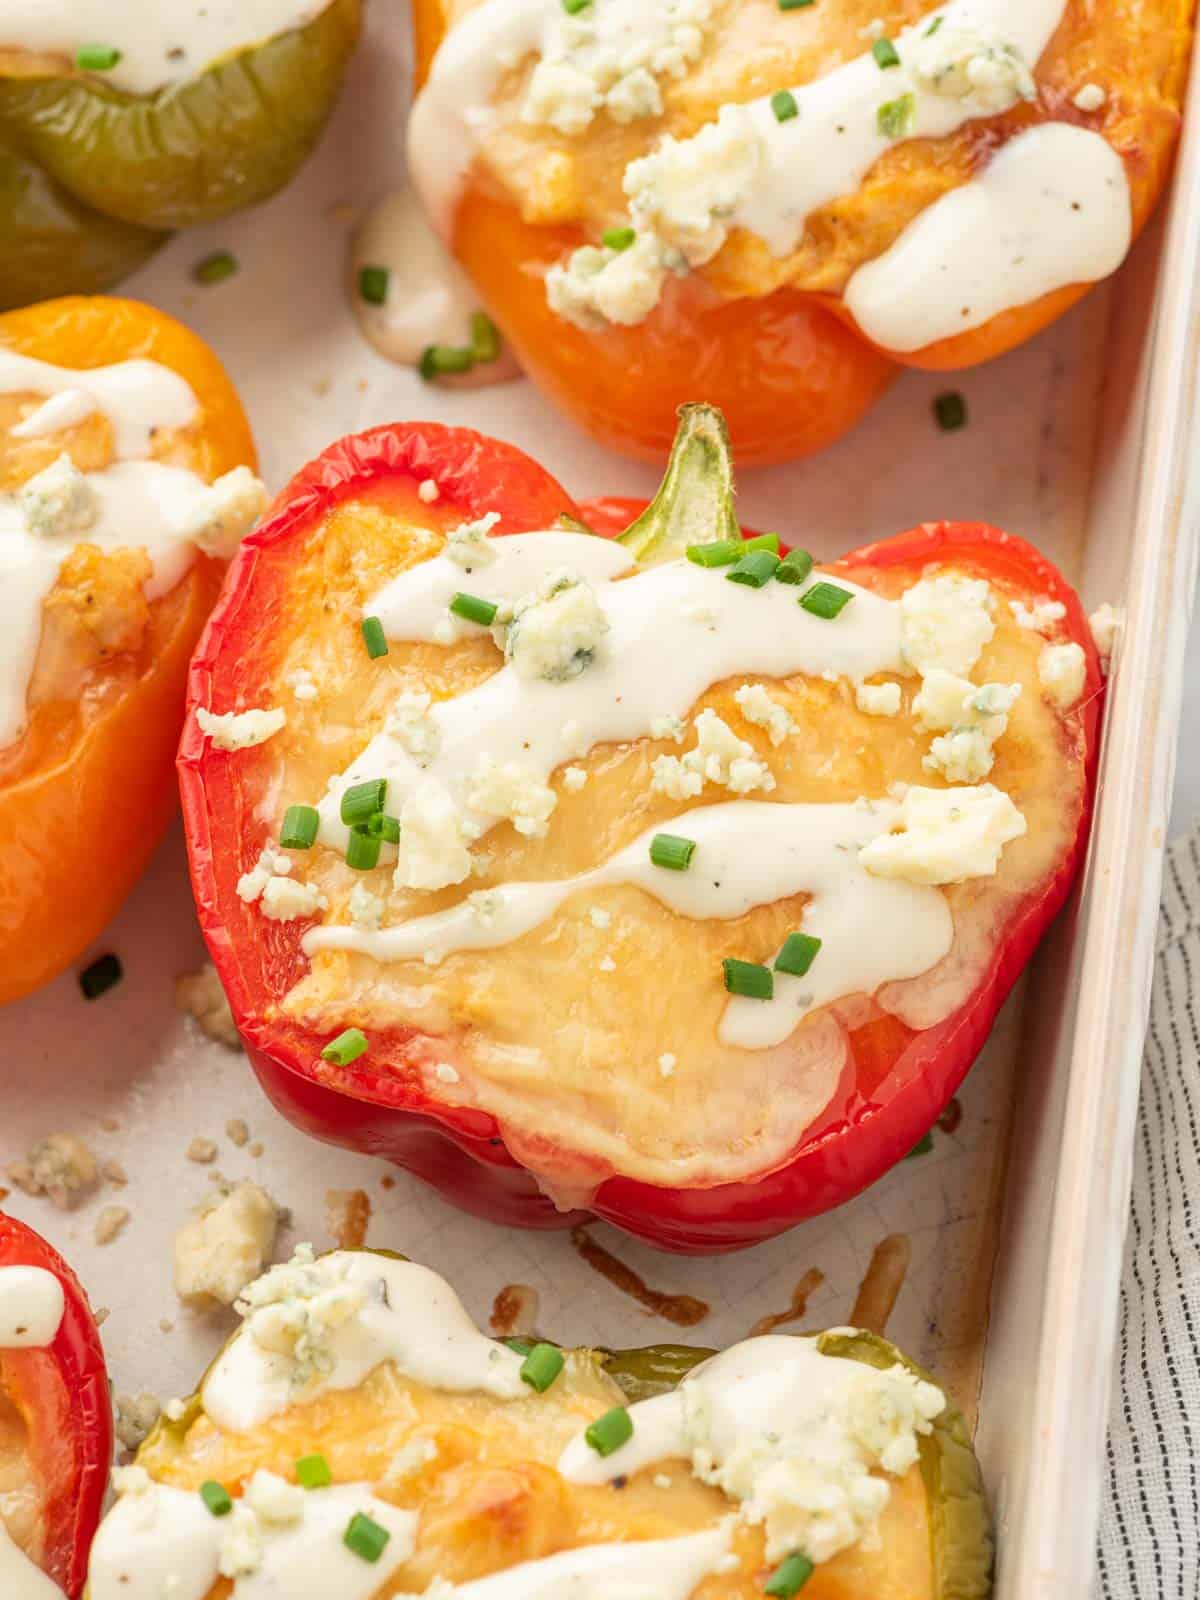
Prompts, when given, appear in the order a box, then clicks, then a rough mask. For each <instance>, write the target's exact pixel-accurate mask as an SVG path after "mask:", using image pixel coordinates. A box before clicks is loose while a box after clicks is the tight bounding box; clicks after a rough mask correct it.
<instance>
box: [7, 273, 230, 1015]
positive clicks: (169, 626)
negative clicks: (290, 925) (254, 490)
mask: <svg viewBox="0 0 1200 1600" xmlns="http://www.w3.org/2000/svg"><path fill="white" fill-rule="evenodd" d="M0 346H2V347H4V348H6V349H9V350H15V351H18V352H20V353H21V354H23V355H27V356H33V357H36V358H37V359H39V360H43V361H50V362H54V363H56V364H58V365H61V366H67V367H77V368H79V369H80V370H82V369H84V368H87V367H92V366H103V365H106V364H108V363H111V362H117V361H129V360H133V359H135V358H144V359H148V360H152V361H158V362H161V363H162V364H163V365H165V366H168V367H170V368H172V369H173V370H174V371H175V372H178V373H179V374H180V376H181V377H183V378H185V379H186V380H187V382H188V383H189V384H190V386H191V388H192V390H193V391H194V393H195V395H196V398H197V399H198V401H199V402H200V408H201V410H200V418H199V420H198V422H197V425H196V432H195V435H194V439H193V452H194V453H193V457H192V466H193V469H194V470H195V471H196V472H197V473H199V474H200V476H202V477H204V478H206V479H207V480H208V481H210V482H211V481H212V480H213V479H214V478H217V477H219V476H220V475H221V474H222V473H224V472H228V471H229V470H230V469H231V468H233V467H235V466H238V465H242V464H244V465H247V466H250V467H253V466H254V465H255V463H256V457H255V452H254V444H253V441H252V439H251V436H250V430H249V424H248V423H247V421H246V416H245V413H244V412H243V410H242V407H241V402H240V401H239V400H238V397H237V393H236V391H235V390H234V388H233V385H232V384H231V383H230V381H229V378H228V377H227V376H226V373H225V371H224V368H223V367H222V366H221V364H220V362H219V361H218V360H217V358H216V356H215V355H214V354H213V353H212V351H211V350H209V349H208V347H207V346H206V345H205V344H204V343H203V342H202V341H201V340H199V339H198V338H197V337H196V336H195V335H194V334H193V333H190V332H189V331H188V330H187V329H186V328H184V327H183V326H182V324H180V323H178V322H176V321H175V320H174V318H172V317H168V316H167V315H166V314H165V313H163V312H160V311H156V310H154V309H153V308H151V307H150V306H145V305H140V304H138V303H137V302H135V301H132V300H107V299H83V298H72V297H69V298H66V299H62V300H53V301H46V302H44V303H42V304H40V305H36V306H30V307H28V308H27V309H25V310H22V311H14V312H9V313H8V314H7V315H6V316H3V317H0ZM222 571H223V564H222V563H221V562H219V561H216V560H214V559H212V558H211V557H209V556H205V555H201V554H199V553H198V554H197V556H196V559H195V561H194V562H193V563H192V565H191V567H190V568H189V569H188V571H187V573H186V574H185V575H184V577H183V578H182V579H181V580H180V581H179V583H177V584H176V585H175V587H174V588H173V589H171V590H170V591H169V592H168V593H166V594H164V595H162V596H161V597H160V598H158V599H156V600H154V601H152V602H151V604H150V608H149V621H148V624H147V627H146V630H145V634H144V637H143V639H142V642H141V645H140V647H139V649H138V650H137V652H136V653H135V654H134V656H133V659H132V660H130V659H129V658H128V657H127V656H125V655H119V656H117V657H115V658H114V659H113V660H111V661H109V662H102V663H100V664H99V665H98V666H97V667H96V668H94V669H93V671H92V673H91V675H90V677H89V680H88V682H87V684H86V687H85V690H84V693H83V695H82V696H81V697H79V698H77V699H72V700H71V701H69V702H61V701H54V700H51V701H46V702H43V703H41V704H38V705H36V706H33V707H31V708H30V716H29V720H28V723H27V725H26V728H25V731H24V732H23V734H22V735H21V737H20V738H19V739H18V740H17V741H16V743H14V744H12V745H9V746H8V747H7V748H5V749H3V750H0V1004H3V1003H6V1002H7V1001H10V1000H15V999H17V998H19V997H20V996H21V995H24V994H28V993H29V992H30V991H32V990H33V989H36V988H38V987H39V986H40V985H41V984H43V983H46V982H48V981H49V979H51V978H52V977H54V976H55V975H56V974H57V973H58V972H60V971H62V969H63V968H64V967H66V966H68V965H69V964H70V962H71V961H73V960H74V959H75V957H76V956H77V955H78V954H79V953H80V952H81V951H82V950H83V949H84V948H85V947H86V946H87V945H88V944H90V943H91V941H92V940H93V939H94V938H95V937H96V936H97V934H99V933H100V931H101V930H102V929H103V927H104V925H105V923H107V922H108V920H109V919H110V917H112V915H113V914H114V913H115V912H116V910H117V908H118V907H119V906H120V904H121V902H122V901H123V900H124V899H125V896H126V895H127V894H128V893H129V891H130V889H132V887H133V885H134V883H135V882H136V881H137V879H138V877H139V876H140V875H141V873H142V871H143V869H144V867H145V866H146V863H147V862H148V861H149V859H150V856H151V855H152V853H153V851H154V849H155V848H156V846H157V844H158V841H159V839H160V838H161V836H162V834H163V832H164V830H165V828H166V826H167V823H168V822H169V820H170V818H171V816H172V815H173V813H174V810H175V787H174V782H173V772H172V758H173V754H174V749H175V745H176V742H177V740H178V737H179V728H180V725H181V721H182V696H183V688H184V683H185V681H186V675H187V668H188V659H189V657H190V655H191V652H192V649H193V647H194V645H195V642H196V640H197V638H198V637H199V634H200V630H201V628H202V626H203V624H204V621H205V619H206V617H207V615H208V612H209V610H210V608H211V606H212V603H213V601H214V600H215V598H216V595H217V592H218V590H219V588H220V583H221V575H222ZM114 795H117V796H119V797H120V803H119V804H114V803H113V797H114ZM101 841H102V843H101ZM68 905H69V906H70V908H71V913H70V915H69V916H67V915H64V912H63V908H64V907H65V906H68Z"/></svg>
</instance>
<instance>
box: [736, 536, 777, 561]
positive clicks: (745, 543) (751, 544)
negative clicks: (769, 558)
mask: <svg viewBox="0 0 1200 1600" xmlns="http://www.w3.org/2000/svg"><path fill="white" fill-rule="evenodd" d="M751 550H769V551H770V552H771V554H772V555H775V556H777V555H778V554H779V535H778V534H777V533H756V534H755V535H754V537H753V539H743V540H742V554H743V555H744V556H747V555H749V554H750V552H751Z"/></svg>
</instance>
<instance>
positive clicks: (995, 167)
mask: <svg viewBox="0 0 1200 1600" xmlns="http://www.w3.org/2000/svg"><path fill="white" fill-rule="evenodd" d="M1130 235H1131V216H1130V207H1129V181H1128V178H1127V177H1126V174H1125V165H1124V163H1123V162H1122V160H1121V158H1120V156H1119V155H1118V154H1117V152H1116V151H1115V150H1114V149H1113V148H1112V146H1111V145H1110V144H1109V143H1108V141H1107V140H1106V139H1103V138H1101V137H1100V135H1099V134H1098V133H1092V132H1091V131H1089V130H1088V129H1085V128H1076V127H1073V126H1072V125H1071V124H1070V123H1065V122H1045V123H1041V124H1039V125H1038V126H1037V127H1033V128H1030V129H1028V130H1027V131H1026V132H1024V133H1019V134H1017V135H1016V137H1015V138H1013V139H1010V140H1009V142H1008V143H1007V144H1006V145H1004V146H1003V147H1002V148H1001V149H1000V150H998V151H997V152H996V154H995V155H994V156H993V157H992V158H991V160H990V161H989V162H988V164H987V166H986V167H985V168H984V169H983V171H982V172H981V173H980V175H979V176H978V177H977V178H973V179H972V180H971V181H970V182H969V183H965V184H963V185H962V186H961V188H958V189H952V190H951V191H950V192H949V194H944V195H942V197H941V198H940V199H938V200H935V201H934V203H933V204H932V205H931V206H928V207H926V209H925V210H924V211H922V212H921V213H920V215H919V216H917V217H916V218H915V219H914V221H912V222H910V223H909V225H908V227H907V228H905V230H904V231H903V233H901V235H900V237H899V238H898V239H897V240H896V242H895V244H893V245H892V246H891V248H890V249H889V250H886V251H885V252H884V253H883V255H881V256H878V257H877V258H876V259H875V260H874V261H869V262H867V264H866V265H865V266H862V267H860V268H859V269H858V271H857V272H856V273H855V274H854V276H853V277H852V278H851V279H850V282H849V283H848V284H847V285H846V291H845V301H846V305H847V307H848V308H849V310H850V312H851V314H852V315H853V317H854V320H855V321H856V322H857V323H858V325H859V327H860V328H861V329H862V330H863V332H864V333H865V334H866V335H867V337H868V338H870V339H873V340H874V341H875V343H876V344H880V345H883V346H885V347H886V348H887V349H889V350H919V349H920V348H921V347H922V346H923V345H927V344H932V343H933V341H934V340H935V339H945V338H948V337H950V335H952V334H956V333H964V332H966V330H967V329H968V328H977V327H979V326H980V325H981V324H982V323H984V322H987V321H988V319H989V318H990V317H993V316H995V315H996V313H997V312H1000V311H1003V310H1005V309H1006V308H1007V307H1009V306H1015V305H1023V304H1024V303H1025V302H1026V301H1030V300H1035V299H1037V297H1038V296H1039V295H1043V294H1047V293H1048V292H1049V291H1050V290H1052V289H1060V288H1062V287H1063V286H1064V285H1066V284H1070V283H1094V282H1095V281H1096V280H1097V279H1099V278H1106V277H1107V276H1108V275H1109V273H1110V272H1115V271H1116V269H1117V267H1119V266H1120V264H1121V262H1122V261H1123V260H1124V259H1125V254H1126V252H1127V251H1128V249H1129V241H1130Z"/></svg>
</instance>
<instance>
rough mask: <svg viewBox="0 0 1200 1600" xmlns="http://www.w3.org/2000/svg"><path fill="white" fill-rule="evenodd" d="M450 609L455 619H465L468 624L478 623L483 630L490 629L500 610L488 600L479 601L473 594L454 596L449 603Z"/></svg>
mask: <svg viewBox="0 0 1200 1600" xmlns="http://www.w3.org/2000/svg"><path fill="white" fill-rule="evenodd" d="M450 609H451V611H453V613H454V615H455V616H456V617H465V618H466V620H467V621H468V622H478V623H480V624H481V626H483V627H485V628H490V627H491V625H492V623H493V622H495V620H496V612H497V611H498V610H499V609H500V608H499V607H498V606H496V605H493V604H492V602H491V601H490V600H481V599H480V598H479V596H478V595H475V594H462V593H461V592H460V593H459V594H456V595H455V596H454V599H453V600H451V602H450Z"/></svg>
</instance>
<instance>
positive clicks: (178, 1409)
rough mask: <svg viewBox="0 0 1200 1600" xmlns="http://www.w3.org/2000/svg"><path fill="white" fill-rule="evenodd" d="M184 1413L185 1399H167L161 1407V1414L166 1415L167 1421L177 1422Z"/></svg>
mask: <svg viewBox="0 0 1200 1600" xmlns="http://www.w3.org/2000/svg"><path fill="white" fill-rule="evenodd" d="M186 1414H187V1402H186V1401H185V1400H168V1401H167V1403H166V1405H165V1406H164V1407H163V1416H164V1417H166V1419H167V1421H168V1422H179V1421H181V1420H182V1419H183V1417H184V1416H186Z"/></svg>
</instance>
